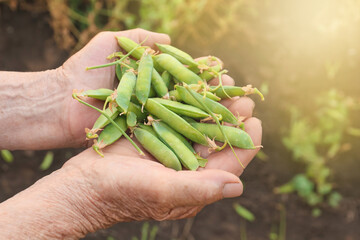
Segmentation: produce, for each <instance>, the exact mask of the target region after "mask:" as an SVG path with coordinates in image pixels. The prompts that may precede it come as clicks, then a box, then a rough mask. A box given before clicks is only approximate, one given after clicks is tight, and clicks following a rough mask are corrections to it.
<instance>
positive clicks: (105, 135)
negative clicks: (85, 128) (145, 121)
mask: <svg viewBox="0 0 360 240" xmlns="http://www.w3.org/2000/svg"><path fill="white" fill-rule="evenodd" d="M114 122H115V123H116V124H118V125H119V126H120V128H121V129H122V130H123V131H124V132H125V131H126V129H127V126H126V120H125V116H119V117H117V118H115V119H114ZM121 136H122V133H121V132H120V131H119V130H118V129H117V128H116V127H115V126H114V124H112V123H110V124H109V125H107V126H106V127H105V128H104V130H103V131H102V132H101V133H100V134H99V137H98V139H97V141H96V142H95V143H94V145H93V146H92V147H93V149H94V150H95V151H96V152H97V153H99V154H100V155H101V156H102V157H103V156H104V155H103V154H102V152H101V149H103V148H104V147H106V146H108V145H110V144H113V143H114V142H115V141H116V140H118V139H119V138H120V137H121Z"/></svg>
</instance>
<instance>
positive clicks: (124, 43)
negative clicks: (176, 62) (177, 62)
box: [116, 37, 164, 73]
mask: <svg viewBox="0 0 360 240" xmlns="http://www.w3.org/2000/svg"><path fill="white" fill-rule="evenodd" d="M116 38H117V40H118V44H119V46H120V47H121V48H122V49H124V50H125V51H126V52H130V51H131V50H132V49H133V48H135V47H136V46H137V45H138V44H137V43H136V42H134V41H133V40H131V39H129V38H127V37H116ZM145 49H146V47H140V48H138V49H136V50H134V51H133V52H132V53H131V56H133V57H134V58H136V59H138V60H139V59H140V58H141V57H142V55H143V54H144V52H145ZM154 68H155V69H156V71H158V72H159V73H160V72H161V73H162V72H163V71H164V69H163V68H161V67H160V66H159V65H158V64H157V63H156V62H155V61H154Z"/></svg>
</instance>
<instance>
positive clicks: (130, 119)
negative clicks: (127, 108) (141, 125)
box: [126, 112, 137, 127]
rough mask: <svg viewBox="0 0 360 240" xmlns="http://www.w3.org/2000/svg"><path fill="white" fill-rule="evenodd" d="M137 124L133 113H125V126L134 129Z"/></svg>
mask: <svg viewBox="0 0 360 240" xmlns="http://www.w3.org/2000/svg"><path fill="white" fill-rule="evenodd" d="M136 123H137V117H136V114H135V113H133V112H127V113H126V124H127V125H128V126H129V127H135V126H136Z"/></svg>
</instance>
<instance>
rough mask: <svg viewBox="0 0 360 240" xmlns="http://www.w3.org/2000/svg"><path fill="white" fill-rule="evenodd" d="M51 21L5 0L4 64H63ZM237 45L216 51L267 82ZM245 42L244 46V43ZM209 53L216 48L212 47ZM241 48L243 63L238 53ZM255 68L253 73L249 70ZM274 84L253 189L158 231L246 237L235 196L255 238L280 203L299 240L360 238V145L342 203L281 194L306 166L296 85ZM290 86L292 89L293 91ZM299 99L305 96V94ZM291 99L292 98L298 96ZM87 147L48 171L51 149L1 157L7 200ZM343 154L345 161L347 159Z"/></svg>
mask: <svg viewBox="0 0 360 240" xmlns="http://www.w3.org/2000/svg"><path fill="white" fill-rule="evenodd" d="M52 34H53V33H52V30H51V28H50V27H49V24H48V15H46V14H31V13H29V12H23V11H15V12H13V11H11V10H9V9H8V8H7V7H5V6H3V5H0V36H1V37H0V56H1V58H0V70H6V71H38V70H46V69H50V68H55V67H58V66H59V65H61V64H62V63H63V62H64V61H65V60H66V58H67V57H68V53H66V52H64V51H62V50H60V49H58V47H57V46H56V44H55V42H54V40H53V38H52ZM239 44H242V46H244V47H238V51H237V52H234V50H233V49H232V48H231V44H230V45H229V46H225V45H223V44H216V43H215V44H214V46H211V49H212V52H211V54H214V55H217V56H219V57H220V58H222V59H223V60H224V62H225V63H227V62H229V63H230V65H229V69H230V74H231V75H232V76H234V77H236V79H237V83H238V84H239V85H243V84H246V81H245V80H246V79H251V80H253V81H252V83H253V84H254V85H258V84H260V80H259V79H261V76H257V73H256V71H255V70H254V69H255V68H256V66H257V64H259V62H260V61H261V58H262V56H260V57H259V58H256V57H253V58H247V56H256V54H250V53H251V51H254V48H251V47H249V46H247V45H248V43H239ZM201 48H202V47H201V46H199V45H195V46H192V47H191V49H188V50H190V51H192V52H193V53H194V54H195V55H199V56H200V55H201V54H203V53H204V52H205V51H204V52H199V51H196V49H201ZM239 49H241V50H239ZM206 54H209V52H208V51H207V52H206ZM234 54H236V56H237V59H239V65H238V63H237V61H236V59H235V60H234V58H233V56H234ZM249 74H250V75H251V76H253V77H252V78H249V77H247V76H249ZM271 84H272V85H271V91H273V92H274V93H275V92H276V91H277V89H281V91H280V90H279V91H278V92H277V94H270V96H268V98H267V101H266V102H265V103H260V102H257V109H256V112H255V115H256V116H257V117H259V118H261V119H262V121H263V128H264V138H263V145H264V146H265V148H264V151H265V152H266V154H267V155H268V157H269V158H268V160H267V161H261V160H259V159H254V160H253V162H252V163H251V164H250V166H249V167H248V168H247V170H246V171H245V173H244V174H243V176H242V177H241V179H242V181H243V182H244V184H245V191H244V194H243V196H242V197H240V198H236V199H230V200H223V201H220V202H218V203H215V204H212V205H210V206H207V207H206V208H205V209H204V210H203V211H202V212H201V213H200V214H198V216H196V217H195V218H193V219H186V220H180V221H165V222H151V226H153V225H158V226H159V233H158V237H157V239H164V240H169V239H198V240H205V239H206V240H215V239H223V240H227V239H228V240H233V239H240V224H243V223H241V221H240V217H239V216H238V215H236V213H235V212H234V210H233V207H232V205H233V203H235V202H237V203H240V204H242V205H243V206H245V207H246V208H248V209H249V210H251V211H252V212H253V213H254V214H255V216H256V221H255V222H253V223H247V224H246V231H247V236H248V239H250V240H253V239H254V240H257V239H259V240H260V239H261V240H262V239H269V233H270V232H271V230H272V229H277V228H278V226H279V221H280V217H279V216H280V211H279V209H280V206H284V208H285V209H286V239H291V240H304V239H307V240H320V239H321V240H325V239H326V240H339V239H344V240H355V239H360V228H359V226H360V212H359V211H360V190H359V188H358V186H360V178H359V177H358V169H359V167H360V164H359V161H357V160H358V157H359V156H360V154H357V156H356V151H355V150H357V149H359V148H358V147H360V146H359V144H357V145H355V146H354V151H352V152H351V153H350V152H349V153H348V154H345V155H343V156H342V158H341V159H338V161H337V162H334V163H333V164H332V165H333V167H334V169H336V172H335V174H334V182H336V184H337V189H338V191H339V192H340V193H341V194H342V195H343V197H344V199H343V201H342V202H341V205H340V207H339V208H337V209H332V208H329V207H326V206H324V207H323V208H322V210H323V214H322V215H321V216H320V217H318V218H313V217H312V216H311V209H310V208H309V207H308V206H307V205H306V204H304V203H303V202H302V201H301V199H299V198H298V197H297V196H295V195H289V196H279V195H275V194H273V189H274V187H276V186H279V185H281V184H283V183H285V182H286V181H288V180H289V179H291V177H292V176H293V175H294V174H296V173H298V172H300V171H301V170H302V166H301V165H297V164H294V163H293V162H292V161H291V155H290V153H289V152H288V151H287V150H286V149H285V148H284V147H283V146H282V143H281V140H280V139H281V129H282V127H283V126H284V127H285V126H286V125H287V124H288V122H287V121H288V117H287V114H286V111H285V107H284V105H283V102H284V99H287V100H288V97H289V91H290V93H293V92H294V89H291V90H289V89H290V88H286V87H285V88H280V87H281V83H280V82H276V81H274V82H272V83H271ZM296 87H297V89H296V90H298V91H301V90H303V89H305V87H306V86H305V85H302V84H301V83H297V85H296ZM288 90H289V91H288ZM297 100H299V99H297ZM297 100H296V99H290V98H289V101H294V102H296V101H297ZM80 151H81V149H63V150H54V153H55V161H54V163H53V165H52V166H51V168H50V169H49V170H47V171H40V170H39V165H40V163H41V161H42V159H43V157H44V156H45V153H46V151H16V152H14V155H15V161H14V163H12V164H7V163H4V162H3V161H0V201H4V200H6V199H8V198H10V197H11V196H13V195H14V194H16V193H18V192H20V191H22V190H23V189H25V188H27V187H28V186H30V185H31V184H33V183H34V182H35V181H37V180H38V179H40V178H41V177H43V176H45V175H47V174H49V173H51V172H52V171H54V170H56V169H58V168H60V167H61V166H62V165H63V164H64V162H66V160H67V159H69V158H70V157H71V156H73V155H75V154H77V153H79V152H80ZM339 161H341V162H339ZM142 224H143V223H121V224H117V225H115V226H113V227H112V228H110V229H107V230H102V231H98V232H97V233H94V234H89V235H88V236H87V237H86V239H106V238H107V237H109V236H112V237H114V238H115V239H131V237H132V236H138V237H139V235H140V229H141V226H142Z"/></svg>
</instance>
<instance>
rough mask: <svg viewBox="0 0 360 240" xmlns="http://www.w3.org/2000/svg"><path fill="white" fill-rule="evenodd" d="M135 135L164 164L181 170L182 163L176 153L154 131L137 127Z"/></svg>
mask: <svg viewBox="0 0 360 240" xmlns="http://www.w3.org/2000/svg"><path fill="white" fill-rule="evenodd" d="M134 135H135V137H136V139H137V140H138V141H139V142H140V144H141V145H142V146H143V147H144V148H145V149H146V150H147V151H148V152H149V153H150V154H151V155H153V156H154V157H155V158H156V159H157V160H158V161H159V162H161V163H162V164H163V165H164V166H166V167H169V168H172V169H175V170H176V171H179V170H181V164H180V161H179V159H178V158H177V156H176V155H175V153H174V152H173V151H172V150H171V149H169V148H168V147H167V146H166V145H165V144H164V143H163V142H161V141H160V140H159V139H158V138H157V137H155V136H154V135H153V134H152V133H150V132H148V131H147V130H145V129H141V128H136V129H135V130H134Z"/></svg>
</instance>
